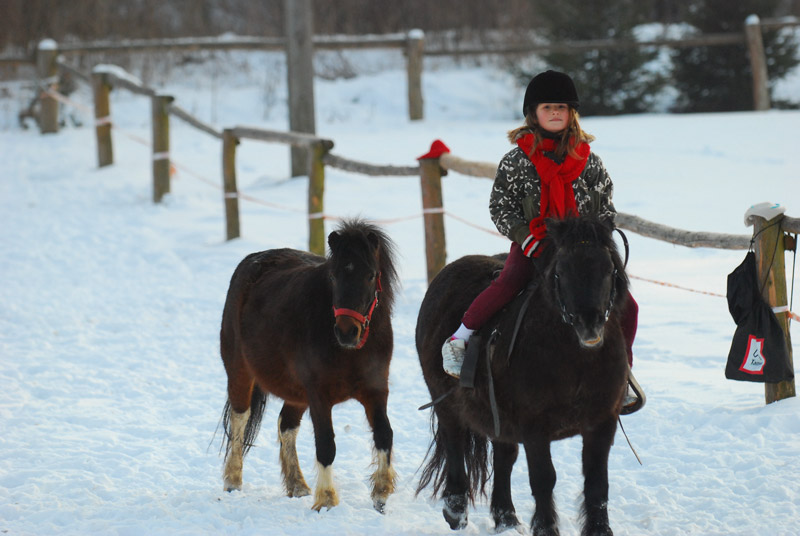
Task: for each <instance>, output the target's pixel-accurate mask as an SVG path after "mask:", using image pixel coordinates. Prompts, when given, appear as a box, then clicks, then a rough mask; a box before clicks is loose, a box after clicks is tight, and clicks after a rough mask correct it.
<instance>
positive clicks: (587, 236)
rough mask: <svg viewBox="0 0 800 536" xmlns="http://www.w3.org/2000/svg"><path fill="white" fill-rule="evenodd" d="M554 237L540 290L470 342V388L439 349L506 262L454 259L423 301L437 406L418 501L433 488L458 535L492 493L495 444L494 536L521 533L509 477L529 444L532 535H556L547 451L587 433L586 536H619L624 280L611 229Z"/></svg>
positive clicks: (580, 227)
mask: <svg viewBox="0 0 800 536" xmlns="http://www.w3.org/2000/svg"><path fill="white" fill-rule="evenodd" d="M548 234H549V236H550V244H549V245H548V246H547V248H546V250H545V251H544V253H543V255H542V258H541V259H539V260H538V261H537V263H539V264H537V267H538V269H539V270H538V271H537V274H536V275H535V276H534V282H533V284H532V286H531V287H530V288H529V289H528V290H527V291H526V292H525V293H522V294H520V295H519V296H518V297H517V298H516V299H515V300H514V301H512V303H510V304H509V305H508V306H507V307H506V309H505V310H503V311H501V312H499V313H498V314H497V315H495V316H494V317H493V318H492V319H491V320H490V321H489V322H488V323H487V325H486V326H484V327H483V328H482V333H476V334H474V335H473V336H472V338H471V339H470V343H469V344H470V347H471V348H472V349H473V350H475V349H477V350H478V351H479V354H478V365H477V368H476V369H475V371H476V374H475V379H474V387H464V386H462V385H461V384H460V382H459V380H456V379H454V378H452V377H450V376H448V375H447V374H446V373H445V372H444V371H443V370H442V355H441V346H442V343H443V342H444V341H445V340H446V339H447V337H448V336H449V335H450V334H451V333H453V331H454V330H455V329H456V327H457V326H458V324H459V321H460V319H461V315H462V314H463V312H464V311H465V310H466V309H467V307H468V306H469V304H470V303H471V302H472V300H473V299H474V298H475V296H476V295H477V294H478V293H479V292H480V291H481V290H482V289H483V288H485V287H486V286H487V285H488V284H489V282H490V281H491V279H492V277H493V274H494V273H495V272H496V271H498V270H500V269H501V268H502V266H503V263H502V262H501V261H500V260H498V259H496V258H492V257H483V256H478V255H472V256H468V257H463V258H461V259H458V260H456V261H455V262H453V263H451V264H449V265H447V266H446V267H445V268H444V269H443V270H442V271H441V272H440V273H439V274H438V275H437V276H436V277H435V278H434V280H433V281H432V282H431V284H430V287H429V288H428V291H427V293H426V294H425V298H424V299H423V301H422V306H421V308H420V313H419V317H418V320H417V333H416V343H417V351H418V352H419V359H420V364H421V365H422V372H423V376H424V377H425V382H426V383H427V385H428V389H429V391H430V394H431V396H432V398H433V399H434V400H435V401H436V403H435V405H434V410H435V411H434V417H435V420H434V421H433V423H434V441H433V443H432V445H431V447H432V448H431V451H430V452H429V456H428V463H427V465H426V467H425V469H424V470H423V473H422V477H421V478H420V483H419V487H418V489H417V492H420V491H421V490H422V489H424V488H425V487H427V486H428V485H429V484H433V491H434V494H437V493H439V492H440V491H441V493H442V496H443V498H444V509H443V514H444V517H445V519H446V520H447V522H448V523H449V524H450V527H451V528H452V529H458V528H463V527H465V526H466V525H467V506H468V503H469V502H470V500H474V498H475V495H476V493H477V492H478V491H480V492H483V491H484V487H485V484H486V482H487V480H488V477H489V456H488V448H487V445H488V442H489V440H491V443H492V447H493V449H492V450H493V452H492V454H493V458H492V465H493V469H494V486H493V490H492V496H491V513H492V516H493V517H494V522H495V525H496V528H497V531H498V532H499V531H501V530H503V529H505V528H508V527H517V526H518V525H519V524H520V523H519V520H518V519H517V516H516V512H515V509H514V504H513V502H512V501H511V469H512V467H513V465H514V462H515V461H516V459H517V455H518V453H519V444H520V443H521V444H522V445H523V446H524V448H525V455H526V457H527V460H528V472H529V478H530V487H531V492H532V494H533V497H534V499H535V501H536V510H535V512H534V515H533V519H532V521H531V529H532V533H533V534H534V536H557V535H558V533H559V532H558V525H557V519H558V518H557V515H556V509H555V504H554V503H553V487H554V486H555V483H556V471H555V468H554V467H553V462H552V459H551V456H550V443H551V442H552V441H556V440H559V439H563V438H567V437H571V436H574V435H578V434H580V435H581V436H582V437H583V474H584V477H585V482H584V508H583V512H584V524H583V531H582V534H583V535H584V536H609V535H611V534H612V532H611V528H610V526H609V521H608V510H607V504H608V455H609V451H610V449H611V444H612V443H613V441H614V434H615V432H616V426H617V419H618V416H619V412H620V409H621V406H622V399H623V395H624V393H625V385H626V378H627V370H628V368H627V367H628V365H627V353H626V350H625V341H624V338H623V336H622V330H621V328H620V324H619V318H618V315H619V312H620V310H621V309H622V308H623V307H625V306H626V301H627V296H628V291H627V288H628V279H627V277H626V276H625V271H624V264H623V261H622V260H621V258H620V255H619V253H618V251H617V249H616V245H615V244H614V241H613V240H612V238H611V236H612V230H611V228H610V227H607V226H606V225H605V224H604V223H603V222H601V221H599V220H597V219H596V218H593V217H589V216H581V217H578V218H570V219H568V220H563V221H554V220H548ZM526 304H529V305H530V306H529V307H528V305H526ZM515 333H516V335H514V334H515ZM476 335H478V336H479V337H480V339H479V338H476ZM512 340H513V341H514V342H513V344H512ZM465 371H466V368H465ZM465 371H462V374H463V373H464V372H465ZM462 379H463V378H462ZM432 418H433V417H432Z"/></svg>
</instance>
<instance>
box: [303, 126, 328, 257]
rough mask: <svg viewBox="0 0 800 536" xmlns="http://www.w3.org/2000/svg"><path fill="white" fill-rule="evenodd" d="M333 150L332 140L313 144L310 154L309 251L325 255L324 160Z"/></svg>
mask: <svg viewBox="0 0 800 536" xmlns="http://www.w3.org/2000/svg"><path fill="white" fill-rule="evenodd" d="M332 148H333V143H332V142H331V141H330V140H320V141H317V142H315V143H313V144H311V146H310V148H309V151H308V154H309V163H308V169H309V172H308V251H310V252H311V253H314V254H316V255H323V256H324V255H325V218H324V216H325V213H324V211H325V207H324V198H325V163H324V162H323V161H322V159H323V158H324V157H325V155H326V154H327V153H328V151H330V150H331V149H332Z"/></svg>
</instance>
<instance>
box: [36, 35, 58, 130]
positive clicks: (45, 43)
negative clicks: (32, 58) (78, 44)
mask: <svg viewBox="0 0 800 536" xmlns="http://www.w3.org/2000/svg"><path fill="white" fill-rule="evenodd" d="M57 57H58V45H56V42H55V41H53V40H52V39H43V40H42V41H40V42H39V45H38V47H37V48H36V74H37V75H38V77H39V92H40V93H39V94H40V95H41V100H40V105H41V108H40V109H39V121H38V122H39V130H40V131H41V132H42V134H50V133H54V132H58V101H57V100H56V99H54V98H53V97H51V96H50V95H49V94H48V93H47V90H50V91H58V63H57V62H56V58H57Z"/></svg>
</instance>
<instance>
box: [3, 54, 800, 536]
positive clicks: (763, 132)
mask: <svg viewBox="0 0 800 536" xmlns="http://www.w3.org/2000/svg"><path fill="white" fill-rule="evenodd" d="M265 63H268V61H262V63H260V64H259V65H257V66H255V67H254V66H253V65H250V66H249V69H250V70H246V69H245V67H244V66H243V65H242V64H239V63H236V62H235V61H233V60H232V61H231V62H230V65H229V71H228V72H226V73H223V74H221V75H217V74H213V73H209V72H208V71H205V72H204V71H202V70H201V71H198V72H189V71H186V72H181V73H175V76H172V77H170V78H169V79H168V80H165V81H164V86H163V87H162V88H161V89H163V91H165V92H169V93H172V94H173V95H175V96H176V97H177V102H178V103H179V104H180V105H182V106H183V107H184V108H186V109H189V110H191V111H193V112H195V113H197V114H198V115H199V116H201V117H202V118H203V119H205V120H208V121H213V122H214V123H216V124H217V125H219V126H221V127H222V126H225V127H228V126H233V125H236V124H246V125H255V126H263V127H266V128H275V129H286V125H287V120H286V112H285V85H284V84H283V83H282V81H281V80H280V77H281V76H283V75H282V74H281V71H280V70H279V69H277V68H276V72H275V73H273V74H270V71H263V70H260V69H261V68H262V67H263V66H264V64H265ZM278 67H279V66H278ZM231 72H240V73H246V74H248V75H249V76H244V75H242V76H238V77H237V76H232V75H231ZM793 80H795V81H797V80H798V77H794V78H793ZM423 83H424V95H425V98H426V102H425V113H426V119H425V120H424V121H420V122H409V121H408V119H407V113H406V108H405V106H406V105H405V75H404V72H403V70H402V68H393V69H389V70H380V69H375V71H374V72H370V73H367V74H363V75H361V76H358V77H356V78H352V79H349V80H337V81H325V80H317V81H316V86H315V90H316V99H317V107H316V109H317V124H318V127H317V130H318V134H320V135H322V136H325V137H328V138H330V139H333V140H334V141H335V143H336V146H335V148H334V150H333V152H334V153H336V154H339V155H341V156H345V157H348V158H352V159H356V160H360V161H364V162H369V163H374V164H395V165H403V166H407V165H414V163H415V158H416V157H417V156H419V155H421V154H423V153H425V152H426V151H427V149H428V147H429V145H430V143H431V142H432V141H433V140H434V139H436V138H441V139H442V140H443V141H444V142H445V143H447V144H448V145H449V146H450V148H451V149H452V151H453V154H456V155H458V156H462V157H465V158H469V159H473V160H480V161H487V162H496V161H498V160H499V159H500V158H501V156H502V155H503V154H504V153H505V152H506V151H507V150H508V149H509V148H510V146H509V145H508V143H507V141H506V140H505V133H506V131H507V130H509V129H511V128H513V127H515V126H517V125H518V123H519V121H520V119H519V118H518V117H517V115H516V114H517V113H518V109H519V104H520V102H521V97H522V92H523V90H524V88H520V87H518V85H517V84H516V83H514V81H513V80H511V79H510V78H509V77H508V76H507V75H505V74H503V73H502V72H498V71H496V70H493V69H491V68H476V67H469V68H467V67H463V66H462V67H461V68H445V67H440V68H436V69H430V70H428V69H426V71H425V75H424V81H423ZM789 89H791V88H789ZM789 89H786V88H784V89H783V91H788V90H789ZM798 90H800V86H796V87H794V89H793V91H794V95H797V94H798V92H799V91H798ZM73 97H74V99H75V100H76V101H77V102H79V103H80V104H82V105H84V106H88V105H89V103H90V102H91V99H90V97H89V93H88V90H86V89H82V90H81V91H79V92H78V93H77V94H76V95H74V96H73ZM149 110H150V108H149V103H148V102H147V101H146V100H145V99H143V98H141V97H137V96H134V95H131V94H130V93H127V92H125V91H124V90H119V91H114V93H113V100H112V115H113V119H114V124H115V127H116V129H115V132H114V143H115V146H114V149H115V164H114V165H113V166H110V167H107V168H103V169H98V168H97V167H96V160H95V143H94V137H93V136H94V135H93V130H92V129H91V128H90V127H89V126H84V127H82V128H75V127H68V128H66V129H64V130H62V132H60V133H59V134H57V135H48V136H42V135H40V134H38V133H37V132H35V131H34V130H28V131H20V130H17V129H14V128H7V129H4V130H2V131H0V215H1V216H0V218H2V225H0V244H2V256H0V276H2V285H0V304H2V305H1V306H0V386H2V388H0V431H1V432H0V532H1V533H3V534H9V535H12V536H19V535H51V534H81V535H85V534H103V535H108V534H114V535H140V534H141V535H144V534H148V535H152V534H158V535H160V534H164V535H175V534H185V535H197V534H237V535H240V534H241V535H250V534H252V535H256V534H258V535H274V536H279V535H290V534H292V535H293V534H334V535H344V534H353V535H356V534H385V535H401V534H402V535H412V534H447V533H449V532H450V530H449V528H448V526H447V524H446V523H445V521H444V520H443V519H442V516H441V503H440V502H437V501H432V500H430V498H429V497H428V496H427V495H420V496H418V497H415V495H414V489H415V487H416V484H417V481H418V477H419V474H418V473H417V471H418V469H419V467H420V464H421V462H422V460H423V457H424V455H425V452H426V450H427V447H428V443H429V441H430V432H429V421H428V412H420V411H417V407H419V406H420V405H421V404H423V403H425V402H427V401H428V395H427V390H426V387H425V385H424V383H423V381H422V377H421V373H420V370H419V365H418V363H417V357H416V352H415V349H414V333H413V332H414V325H415V322H416V315H417V311H418V308H419V304H420V302H421V300H422V297H423V295H424V292H425V288H426V281H425V256H424V242H423V227H422V218H421V201H420V193H419V182H418V179H416V178H415V177H399V178H398V177H382V178H370V177H365V176H361V175H357V174H352V173H346V172H342V171H338V170H336V169H331V168H329V169H328V170H327V190H326V194H325V213H326V214H327V215H328V216H331V217H343V216H356V215H360V216H364V217H367V218H372V219H374V220H376V221H377V222H379V223H380V224H381V225H383V226H384V228H385V229H386V231H387V232H388V233H389V235H390V236H391V237H392V238H393V239H394V240H395V242H396V243H397V245H398V248H399V252H400V257H401V269H400V275H401V278H402V282H403V290H402V292H401V294H400V297H399V304H398V307H397V309H396V313H395V318H394V322H395V347H396V352H395V355H394V360H393V363H392V371H391V395H390V399H389V416H390V419H391V421H392V425H393V427H394V432H395V450H394V462H395V466H396V469H397V472H398V475H399V485H398V489H397V492H396V493H395V495H393V496H392V497H390V499H389V502H388V504H387V507H386V514H385V515H379V514H378V513H376V512H375V511H374V510H373V509H372V506H371V501H370V499H369V492H368V482H367V479H368V475H369V473H370V469H369V464H370V461H371V436H370V433H369V430H368V427H367V425H366V420H365V418H364V416H363V411H362V409H361V407H360V406H359V405H358V404H357V403H355V402H348V403H345V404H342V405H340V406H338V407H336V408H335V410H334V415H333V417H334V426H335V430H336V433H337V436H336V440H337V457H336V461H335V463H334V471H335V475H336V483H337V486H338V489H339V492H340V496H341V504H340V505H339V506H338V507H336V508H334V509H332V510H330V511H323V512H320V513H317V512H315V511H312V510H311V508H310V507H311V498H310V497H306V498H301V499H289V498H287V497H285V496H284V495H283V491H282V488H281V484H280V476H279V467H278V445H277V443H276V433H275V432H276V425H275V423H276V422H277V411H278V409H279V408H280V404H279V403H278V402H277V401H273V402H272V403H271V404H270V405H268V409H267V414H266V416H265V418H264V426H263V428H262V431H261V435H260V437H259V439H258V442H257V443H258V444H257V446H256V447H255V448H253V449H252V450H251V452H250V454H249V456H248V457H247V458H246V459H245V465H244V488H243V490H242V491H241V492H234V493H225V492H223V491H222V480H221V467H222V458H221V456H220V455H219V445H220V434H219V433H217V434H216V436H215V430H216V427H217V424H218V420H219V417H220V414H221V410H222V407H223V405H224V403H225V397H226V394H225V373H224V371H223V368H222V364H221V361H220V359H219V351H218V344H219V343H218V330H219V321H220V315H221V311H222V305H223V301H224V297H225V292H226V290H227V285H228V281H229V278H230V275H231V273H232V271H233V269H234V268H235V266H236V265H237V263H238V262H239V260H241V258H242V257H243V256H245V255H246V254H248V253H250V252H253V251H258V250H263V249H268V248H274V247H294V248H305V247H306V245H307V220H306V218H305V216H304V211H305V199H306V186H307V181H306V179H304V178H300V179H296V180H290V179H289V178H288V174H289V171H288V168H289V163H288V149H287V148H286V147H285V146H281V145H270V144H264V143H259V142H254V141H244V142H243V143H242V145H241V146H240V149H239V156H238V158H239V160H238V173H239V185H240V189H241V191H242V192H244V193H245V194H247V195H249V196H252V197H254V198H257V199H260V200H262V201H264V202H265V203H269V205H267V204H265V203H254V202H246V201H242V203H241V209H242V238H240V239H237V240H234V241H231V242H225V240H224V213H223V204H222V195H221V193H220V190H219V188H218V187H217V186H216V185H218V184H220V183H221V178H220V173H221V171H220V170H221V163H220V153H221V148H220V144H219V142H218V141H217V140H215V139H212V138H210V137H209V136H207V135H205V134H202V133H199V132H197V131H195V130H192V129H190V128H188V127H186V126H184V125H182V124H180V123H179V122H178V121H177V120H174V121H173V127H172V132H171V136H172V151H171V153H172V157H173V159H174V161H175V162H176V164H177V166H178V167H177V173H176V174H175V176H174V180H173V183H172V193H171V194H170V195H168V196H167V198H166V199H165V201H164V202H163V203H162V204H160V205H154V204H153V203H152V202H151V185H150V149H149V147H148V146H147V145H146V142H147V141H149V137H150V130H149V117H150V115H149V114H150V111H149ZM76 113H77V114H78V115H79V116H80V117H82V118H83V119H84V124H86V125H88V124H89V123H90V117H91V114H90V113H87V112H85V111H81V110H80V109H79V110H78V111H77V112H76ZM583 124H584V127H585V128H586V130H588V131H589V132H591V133H593V134H595V135H596V136H597V141H596V142H595V143H594V144H593V149H594V150H595V152H597V153H598V154H599V155H600V156H601V157H602V159H603V160H604V163H605V165H606V167H607V168H608V169H609V171H610V173H611V175H612V177H613V179H614V182H615V188H616V193H615V203H616V206H617V209H618V210H619V211H622V212H627V213H631V214H635V215H638V216H641V217H643V218H645V219H648V220H651V221H655V222H658V223H662V224H665V225H669V226H673V227H679V228H683V229H687V230H693V231H713V232H724V233H733V234H742V235H749V234H751V231H752V230H751V229H750V228H747V227H745V226H744V224H743V221H742V220H743V215H744V212H745V210H746V209H747V208H748V207H749V206H750V205H752V204H754V203H757V202H762V201H770V202H777V203H781V204H782V205H784V206H786V207H787V213H788V214H789V215H790V216H793V217H797V216H799V215H800V181H799V180H798V179H800V177H798V166H797V162H796V151H797V143H796V139H795V136H794V134H795V133H796V131H797V125H798V124H800V112H797V111H771V112H766V113H754V112H749V113H730V114H714V115H710V114H709V115H704V114H698V115H681V116H674V115H659V114H652V115H637V116H624V117H613V118H600V117H597V118H586V119H585V120H584V121H583ZM142 141H144V142H145V143H142ZM490 186H491V181H489V180H485V179H478V178H470V177H464V176H459V175H457V174H455V173H451V174H450V175H449V176H448V177H447V178H446V179H445V180H444V199H445V207H446V209H447V210H448V211H449V212H452V213H453V214H456V215H458V216H460V217H462V218H467V219H468V220H469V221H470V222H472V223H474V224H476V225H478V226H480V227H482V228H483V229H485V230H486V232H484V231H482V230H477V229H475V228H474V227H470V226H467V225H465V224H464V223H461V222H460V221H458V220H455V219H453V218H448V219H446V221H445V225H446V232H447V247H448V259H450V260H452V259H455V258H458V257H459V256H461V255H465V254H470V253H490V254H492V253H496V252H500V251H505V250H506V249H507V241H506V239H503V238H500V237H497V236H496V235H494V234H493V233H492V232H491V231H493V225H492V223H491V221H490V220H489V216H488V210H487V199H488V195H489V189H490ZM334 226H335V221H333V220H331V221H328V222H326V228H327V229H328V230H332V229H333V228H334ZM628 237H629V239H630V242H631V260H630V263H629V272H630V274H631V275H633V276H638V277H642V278H647V279H653V280H657V281H663V282H667V283H671V284H674V285H679V286H682V287H686V288H689V289H694V290H697V291H702V292H707V293H712V294H715V295H709V294H702V293H700V292H691V291H686V290H679V289H676V288H671V287H666V286H662V285H656V284H652V283H649V282H646V281H643V280H637V279H634V280H633V293H634V295H635V296H636V298H637V300H638V301H639V304H640V307H641V313H640V327H639V333H638V337H637V340H636V345H635V347H634V351H635V370H636V374H637V378H638V379H639V381H640V382H641V383H642V385H643V387H644V388H645V389H646V391H647V394H648V404H647V406H646V407H645V408H644V409H643V410H642V411H640V412H639V413H637V414H635V415H632V416H630V417H626V418H624V419H623V423H624V425H625V428H626V430H627V432H628V435H629V437H630V439H631V441H632V443H633V445H634V446H635V448H636V450H637V452H638V453H639V455H640V456H641V458H642V462H643V465H639V463H638V462H637V461H636V459H635V457H634V455H633V454H632V453H631V451H630V449H629V448H628V446H627V444H626V442H625V440H624V438H623V437H622V435H621V434H619V435H618V437H617V441H616V444H615V445H614V447H613V449H612V452H611V459H610V503H609V513H610V518H611V523H612V527H613V528H614V530H615V533H616V534H618V535H626V534H627V535H653V536H665V535H675V536H678V535H686V534H692V535H702V536H715V535H718V536H723V535H724V536H731V535H741V536H751V535H754V534H770V535H774V536H792V535H795V534H797V530H798V529H797V521H798V519H800V491H798V487H797V484H796V479H797V476H798V474H800V417H799V415H800V401H798V399H796V398H793V399H788V400H784V401H781V402H778V403H775V404H771V405H769V406H765V405H764V390H763V387H762V386H761V385H760V384H752V383H737V382H731V381H728V380H726V379H725V377H724V367H725V362H726V357H727V353H728V349H729V346H730V341H731V337H732V335H733V332H734V328H735V325H734V323H733V321H732V319H731V318H730V315H729V313H728V310H727V303H726V301H725V299H724V298H723V297H721V295H724V294H725V284H726V276H727V274H728V273H729V272H730V271H731V270H733V268H735V267H736V266H737V265H738V264H739V262H740V261H741V259H742V258H743V257H744V251H723V250H714V249H687V248H683V247H680V246H673V245H670V244H666V243H662V242H658V241H655V240H651V239H646V238H642V237H639V236H637V235H634V234H632V233H628ZM791 269H792V265H791V262H790V261H787V270H788V271H789V272H790V271H791ZM794 310H795V311H796V312H797V310H798V305H797V304H796V303H795V304H794ZM791 330H792V337H793V339H794V340H795V341H797V340H800V331H798V329H797V323H793V324H792V328H791ZM795 347H796V344H795ZM580 448H581V445H580V440H579V439H569V440H565V441H561V442H559V443H557V444H555V445H554V446H553V455H554V463H555V466H556V470H557V471H558V478H559V480H558V484H557V486H556V502H557V506H558V508H559V511H560V514H561V520H560V524H561V529H562V534H565V535H571V534H577V533H578V532H579V527H580V522H579V519H578V512H579V504H580V495H581V489H582V475H581V470H580ZM298 451H299V455H300V461H301V464H302V465H303V467H304V468H305V470H306V472H307V476H308V477H309V479H310V480H313V478H314V475H313V469H312V468H313V462H314V448H313V434H312V431H311V426H310V422H309V421H308V420H306V422H305V423H304V426H303V427H302V428H301V432H300V437H299V439H298ZM527 482H528V480H527V467H526V464H525V460H524V458H522V457H521V459H520V461H519V462H518V463H517V466H516V468H515V471H514V473H513V482H512V486H513V492H514V498H515V502H516V507H517V511H518V514H519V516H520V519H522V520H523V521H524V522H525V523H527V522H529V520H530V518H531V515H532V512H533V504H532V499H531V497H530V490H529V487H528V483H527ZM491 532H492V520H491V516H490V514H489V512H488V503H487V502H486V501H484V502H481V503H479V504H477V505H476V507H475V508H474V509H472V510H471V512H470V523H469V525H468V527H467V528H466V529H465V530H464V531H463V533H464V534H488V533H491Z"/></svg>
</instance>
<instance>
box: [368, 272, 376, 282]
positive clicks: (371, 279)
mask: <svg viewBox="0 0 800 536" xmlns="http://www.w3.org/2000/svg"><path fill="white" fill-rule="evenodd" d="M373 281H375V273H371V274H369V282H370V283H372V282H373Z"/></svg>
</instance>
